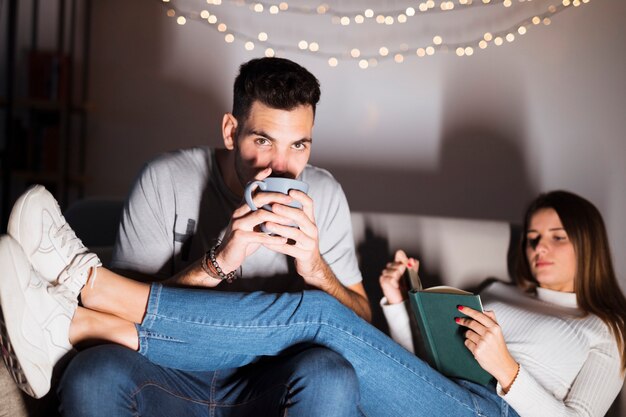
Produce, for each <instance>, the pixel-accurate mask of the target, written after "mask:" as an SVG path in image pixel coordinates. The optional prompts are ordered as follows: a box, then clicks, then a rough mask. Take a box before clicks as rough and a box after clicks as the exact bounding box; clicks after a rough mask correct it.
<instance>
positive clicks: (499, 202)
mask: <svg viewBox="0 0 626 417" xmlns="http://www.w3.org/2000/svg"><path fill="white" fill-rule="evenodd" d="M325 168H327V169H329V170H330V172H332V173H333V174H334V175H335V177H336V178H337V179H338V180H339V182H340V183H341V184H342V186H343V188H344V190H345V191H346V195H347V197H348V201H349V202H350V207H351V209H352V210H358V211H381V212H394V213H410V214H422V215H436V216H446V217H461V218H474V219H490V220H506V221H513V222H519V221H520V219H521V216H522V214H523V211H524V208H525V206H526V204H528V202H529V201H530V199H531V198H533V197H534V196H535V194H536V191H535V190H534V189H533V187H532V186H531V185H530V181H529V179H528V175H527V171H526V165H525V163H524V159H523V156H522V152H521V150H520V149H519V147H518V146H517V145H516V144H515V142H514V141H511V140H508V139H507V138H504V137H500V136H498V134H497V133H494V132H490V131H489V130H488V129H487V128H480V127H463V128H459V129H457V130H454V131H451V132H449V133H448V134H447V136H446V138H444V140H443V145H442V147H441V163H440V165H439V169H438V170H437V171H435V172H431V171H420V170H419V168H414V169H409V168H403V167H391V166H390V167H389V168H388V169H379V168H375V169H371V168H367V167H363V166H356V167H355V166H325Z"/></svg>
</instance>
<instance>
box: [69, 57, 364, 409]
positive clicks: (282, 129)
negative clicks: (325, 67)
mask: <svg viewBox="0 0 626 417" xmlns="http://www.w3.org/2000/svg"><path fill="white" fill-rule="evenodd" d="M319 96H320V90H319V83H318V81H317V79H316V78H315V77H314V76H313V75H312V74H311V73H309V72H308V71H307V70H306V69H304V68H302V67H301V66H299V65H298V64H296V63H294V62H291V61H289V60H285V59H280V58H263V59H255V60H252V61H250V62H248V63H245V64H243V65H242V66H241V68H240V73H239V75H238V77H237V79H236V80H235V85H234V98H233V110H232V113H228V114H225V115H224V117H223V121H222V136H223V141H224V149H217V150H212V149H209V148H195V149H189V150H181V151H178V152H173V153H170V154H166V155H164V156H162V157H160V158H158V159H156V160H154V161H152V162H151V163H149V164H148V165H147V166H146V167H145V168H144V170H143V172H142V174H141V175H140V177H139V179H138V180H137V182H136V184H135V186H134V188H133V190H132V191H131V194H130V196H129V198H128V201H127V204H126V207H125V209H124V212H123V216H122V221H121V225H120V229H119V234H118V241H117V244H116V248H115V251H114V257H113V267H115V268H118V269H123V270H125V271H132V272H135V273H139V274H141V275H143V276H160V277H162V278H167V277H171V276H173V278H170V279H169V281H168V282H169V283H170V284H173V285H184V286H198V287H211V288H213V287H214V288H215V289H217V290H223V291H257V290H262V291H272V292H279V291H294V290H298V289H302V288H303V287H304V286H309V287H313V288H317V289H320V290H322V291H325V292H327V293H329V294H331V295H332V296H334V297H335V298H337V299H338V300H339V301H340V302H341V303H343V304H344V305H346V306H348V307H349V308H351V309H353V310H354V311H355V312H356V313H357V314H359V315H360V316H361V317H363V318H365V319H366V320H369V319H370V316H371V311H370V308H369V303H368V300H367V296H366V294H365V291H364V288H363V285H362V283H361V281H362V278H361V274H360V272H359V270H358V266H357V262H356V256H355V252H354V245H353V240H352V239H353V238H352V230H351V224H350V215H349V209H348V205H347V202H346V199H345V196H344V194H343V191H342V190H341V187H340V186H339V184H338V183H337V182H336V181H335V180H334V178H332V176H331V175H330V174H329V173H328V172H326V171H324V170H322V169H319V168H315V167H312V166H309V165H307V162H308V160H309V156H310V152H311V145H312V128H313V121H314V116H315V108H316V105H317V102H318V101H319ZM270 175H272V176H283V177H289V178H298V179H300V180H302V181H305V182H307V183H308V184H309V193H308V195H307V194H304V193H302V192H299V191H294V190H292V191H291V192H290V193H289V195H284V194H280V193H259V194H257V195H256V196H255V197H254V198H255V203H256V204H257V205H258V206H262V205H265V204H269V205H270V206H271V207H272V211H268V210H258V211H251V210H250V208H249V207H248V206H247V205H246V204H245V203H242V195H243V189H244V187H245V185H246V184H247V183H248V182H249V181H251V180H255V179H264V178H266V177H267V176H270ZM294 200H295V201H298V202H300V203H301V205H302V209H296V208H292V207H289V206H288V205H287V204H288V203H289V202H291V201H294ZM294 223H295V224H296V225H297V226H298V227H290V226H289V225H292V224H294ZM260 224H265V226H266V228H267V229H269V231H271V232H273V233H271V234H268V233H263V232H261V231H260V230H259V225H260ZM203 256H204V259H205V260H206V262H205V265H203V266H204V267H206V271H207V273H208V275H206V274H205V275H202V274H200V276H202V278H194V277H198V276H199V275H198V274H190V273H188V272H189V270H188V269H186V268H188V267H189V266H190V265H191V264H192V262H193V261H195V260H197V259H198V258H201V257H203ZM233 276H234V277H235V278H236V279H235V280H234V281H232V282H228V281H230V280H228V281H226V280H225V279H224V278H226V277H228V278H231V277H233ZM206 308H207V309H210V308H211V306H210V305H207V306H206ZM232 314H233V315H236V314H237V306H236V305H234V306H233V308H232ZM59 392H60V397H61V401H62V411H63V413H64V414H65V415H68V416H83V415H84V416H87V415H89V416H97V415H103V416H104V415H106V416H111V415H115V416H126V415H128V416H131V415H133V416H135V415H140V416H146V417H152V416H160V415H163V416H172V415H181V416H182V415H185V416H187V415H190V416H191V415H208V414H210V415H219V416H222V415H223V416H244V415H255V416H264V415H287V414H290V415H296V416H305V415H310V416H317V415H319V416H322V415H323V416H332V415H337V416H351V415H358V410H357V402H358V383H356V376H355V375H354V371H353V370H352V368H351V366H350V365H349V363H347V362H346V361H345V360H344V359H343V358H342V357H340V356H339V355H337V354H336V353H334V352H332V351H330V350H327V349H324V348H321V347H316V346H295V347H294V348H292V349H290V350H289V351H288V352H285V353H284V354H283V355H282V356H279V357H278V358H274V359H267V360H265V359H264V360H260V361H258V362H256V363H253V364H251V365H248V366H246V367H244V368H240V369H232V370H228V371H219V372H181V371H178V370H173V369H166V368H162V367H159V366H157V365H154V364H151V363H149V362H148V361H146V360H145V359H144V358H142V357H141V356H140V355H139V354H137V353H136V352H133V351H129V350H125V349H121V348H119V347H114V346H102V347H98V348H95V349H89V350H87V351H84V352H82V353H80V354H79V355H78V357H77V358H76V359H74V360H73V361H72V363H71V364H70V366H69V367H68V369H67V371H66V372H65V374H64V377H63V380H62V383H61V388H60V391H59Z"/></svg>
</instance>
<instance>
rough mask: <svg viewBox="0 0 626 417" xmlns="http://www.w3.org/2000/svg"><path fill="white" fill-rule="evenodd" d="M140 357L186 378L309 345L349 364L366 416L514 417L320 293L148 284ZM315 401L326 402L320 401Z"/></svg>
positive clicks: (484, 392) (486, 393)
mask: <svg viewBox="0 0 626 417" xmlns="http://www.w3.org/2000/svg"><path fill="white" fill-rule="evenodd" d="M137 330H138V333H139V353H140V354H142V355H144V356H145V357H146V358H147V359H149V360H150V361H151V362H153V363H155V364H158V365H161V366H165V367H170V368H176V369H181V370H186V371H208V370H216V369H222V368H233V367H239V366H244V365H247V364H249V363H252V362H254V361H255V360H256V359H257V358H258V357H259V356H261V355H279V354H281V353H283V352H285V351H286V350H287V349H289V348H290V347H291V346H294V345H298V344H301V343H312V344H315V345H319V346H324V347H327V348H329V349H332V350H334V351H335V352H337V353H339V354H340V355H341V356H343V357H344V358H345V359H347V360H348V362H350V363H351V364H352V367H353V368H354V370H355V372H356V376H357V379H358V384H359V389H360V407H361V410H362V411H363V412H364V414H366V415H367V416H370V417H374V416H428V417H431V416H455V417H463V416H486V417H495V416H515V417H517V416H518V415H517V413H516V412H515V411H514V410H513V409H512V408H510V407H509V406H508V404H507V403H506V402H505V401H504V400H502V399H501V398H500V397H498V396H497V395H496V393H495V388H494V387H483V386H480V385H477V384H473V383H470V382H467V381H453V380H450V379H448V378H446V377H445V376H443V375H441V374H440V373H438V372H437V371H435V370H433V369H432V368H431V367H429V366H428V365H427V364H426V363H424V362H423V361H422V360H420V359H419V358H417V357H415V356H414V355H413V354H411V353H410V352H408V351H406V350H405V349H403V348H402V347H401V346H399V345H398V344H396V343H395V342H393V341H392V340H391V339H389V338H388V337H387V336H386V335H385V334H383V333H382V332H380V331H379V330H377V329H376V328H374V327H373V326H371V325H370V324H369V323H366V322H365V321H363V320H362V319H360V318H359V317H358V316H356V315H355V314H354V313H353V312H352V311H351V310H349V309H348V308H346V307H344V306H343V305H341V304H340V303H339V302H338V301H337V300H335V299H334V298H333V297H331V296H329V295H327V294H325V293H322V292H320V291H304V292H300V293H287V294H268V293H262V292H255V293H229V292H219V291H210V290H209V291H202V290H195V289H181V288H168V287H163V286H162V285H160V284H153V285H152V288H151V292H150V297H149V301H148V308H147V312H146V315H145V317H144V320H143V322H142V323H141V324H140V325H137ZM319 401H320V402H323V401H324V399H323V398H320V400H319Z"/></svg>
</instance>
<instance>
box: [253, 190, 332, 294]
mask: <svg viewBox="0 0 626 417" xmlns="http://www.w3.org/2000/svg"><path fill="white" fill-rule="evenodd" d="M289 197H290V198H293V199H294V200H296V201H298V202H299V203H300V204H302V209H299V208H294V207H290V206H286V205H284V204H280V203H278V202H277V203H274V204H272V210H273V212H274V213H275V214H277V215H279V216H281V217H282V218H286V219H288V221H287V222H276V221H269V222H266V223H265V227H266V228H267V230H269V231H270V232H272V233H275V234H277V235H280V236H283V237H285V238H288V239H289V241H286V242H284V243H279V244H266V245H265V246H267V247H268V248H269V249H272V250H274V251H276V252H279V253H282V254H285V255H288V256H291V257H293V258H294V259H295V264H296V271H297V272H298V274H299V275H300V276H302V278H304V281H305V282H306V283H307V284H309V285H311V286H313V287H315V288H320V289H323V288H324V285H325V284H326V282H325V280H326V279H327V278H328V276H327V275H328V274H327V273H326V272H327V271H326V268H327V267H328V266H327V265H326V263H325V262H324V260H323V259H322V255H321V254H320V250H319V236H318V231H317V225H316V224H315V215H314V213H313V200H311V198H310V197H309V196H308V195H306V194H305V193H303V192H302V191H298V190H291V191H290V192H289ZM290 224H296V225H297V226H298V227H292V226H289V225H290Z"/></svg>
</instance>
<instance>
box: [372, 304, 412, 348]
mask: <svg viewBox="0 0 626 417" xmlns="http://www.w3.org/2000/svg"><path fill="white" fill-rule="evenodd" d="M380 306H381V307H382V309H383V314H384V315H385V320H387V325H388V326H389V335H390V336H391V338H392V339H393V340H394V341H395V342H396V343H398V344H399V345H400V346H402V347H403V348H405V349H406V350H408V351H409V352H411V353H415V347H414V346H413V332H412V330H411V321H410V319H409V312H408V305H407V302H406V301H405V302H403V303H398V304H389V303H388V302H387V298H386V297H383V298H382V300H380Z"/></svg>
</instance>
